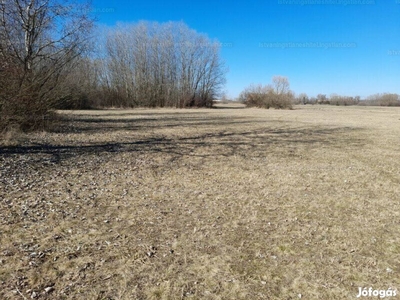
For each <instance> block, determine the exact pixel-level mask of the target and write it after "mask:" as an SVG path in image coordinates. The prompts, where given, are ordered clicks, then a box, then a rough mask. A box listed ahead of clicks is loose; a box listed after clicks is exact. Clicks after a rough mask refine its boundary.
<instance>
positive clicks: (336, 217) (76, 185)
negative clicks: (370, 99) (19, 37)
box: [0, 105, 400, 299]
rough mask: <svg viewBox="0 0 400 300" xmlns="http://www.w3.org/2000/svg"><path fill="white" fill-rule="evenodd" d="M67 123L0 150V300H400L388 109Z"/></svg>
mask: <svg viewBox="0 0 400 300" xmlns="http://www.w3.org/2000/svg"><path fill="white" fill-rule="evenodd" d="M69 114H70V113H69ZM70 117H71V118H73V119H74V120H75V121H74V122H73V124H71V125H68V124H65V125H62V124H61V125H62V126H61V127H60V129H59V132H53V133H45V134H44V133H40V134H36V135H35V134H33V135H30V136H29V140H28V139H27V138H26V140H25V142H24V143H23V144H22V145H21V146H20V147H17V148H15V147H3V148H0V175H1V177H0V178H1V179H0V198H1V202H0V203H1V207H0V239H1V240H0V298H1V299H24V298H26V299H30V298H31V297H36V299H186V298H188V299H299V298H301V299H356V295H357V294H358V287H373V288H374V289H388V288H400V201H399V200H400V110H399V109H398V108H378V107H331V106H298V107H296V108H295V109H294V110H291V111H280V110H259V109H244V108H241V107H240V105H237V106H234V107H232V105H230V106H228V107H227V106H223V107H220V109H212V110H206V109H193V110H175V109H157V110H147V109H139V110H131V111H125V110H105V111H76V112H73V113H72V114H70ZM46 288H47V292H46V291H45V289H46Z"/></svg>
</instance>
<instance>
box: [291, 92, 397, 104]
mask: <svg viewBox="0 0 400 300" xmlns="http://www.w3.org/2000/svg"><path fill="white" fill-rule="evenodd" d="M294 103H295V104H328V105H337V106H350V105H361V106H400V95H398V94H390V93H383V94H374V95H371V96H368V97H367V98H366V99H361V97H360V96H355V97H352V96H342V95H338V94H332V95H330V96H329V97H328V96H327V95H325V94H318V95H317V96H316V97H308V96H307V94H305V93H301V94H299V95H298V96H297V97H296V98H295V101H294Z"/></svg>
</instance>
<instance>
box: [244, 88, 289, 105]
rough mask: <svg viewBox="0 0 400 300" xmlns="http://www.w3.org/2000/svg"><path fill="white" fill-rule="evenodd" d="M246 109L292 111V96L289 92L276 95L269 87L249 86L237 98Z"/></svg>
mask: <svg viewBox="0 0 400 300" xmlns="http://www.w3.org/2000/svg"><path fill="white" fill-rule="evenodd" d="M239 99H240V101H241V102H242V103H244V104H246V106H247V107H259V108H266V109H269V108H276V109H292V107H293V106H292V103H293V99H294V97H293V94H292V93H291V92H290V91H289V92H285V93H281V94H278V93H277V92H276V91H275V90H274V89H273V88H272V87H271V86H269V85H267V86H262V85H257V86H250V87H248V88H246V89H245V90H244V91H243V92H242V93H241V94H240V96H239Z"/></svg>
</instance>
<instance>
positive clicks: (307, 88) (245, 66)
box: [92, 0, 400, 97]
mask: <svg viewBox="0 0 400 300" xmlns="http://www.w3.org/2000/svg"><path fill="white" fill-rule="evenodd" d="M92 5H93V9H94V11H95V12H96V13H97V17H98V21H99V22H100V23H101V24H105V25H108V26H112V25H114V24H116V23H117V22H132V23H135V22H138V21H140V20H146V21H157V22H167V21H183V22H185V23H186V24H187V25H188V26H189V27H190V28H192V29H195V30H196V31H197V32H200V33H205V34H207V35H208V36H209V37H210V38H212V39H217V40H218V41H220V42H221V45H222V48H221V57H222V59H223V60H224V61H225V63H226V65H227V66H228V68H229V72H228V74H227V83H226V87H225V90H226V91H227V92H228V95H229V96H230V97H236V96H238V94H239V93H240V92H241V91H242V90H243V89H244V88H245V87H246V86H248V85H250V84H252V83H255V84H256V83H262V84H267V83H270V82H271V78H272V76H274V75H283V76H287V77H288V78H289V81H290V84H291V89H292V90H293V91H294V92H295V93H296V94H299V93H302V92H305V93H307V94H308V95H309V96H316V95H317V94H319V93H321V94H327V95H328V96H329V95H330V94H331V93H337V94H340V95H348V96H356V95H360V96H361V97H366V96H368V95H371V94H375V93H385V92H390V93H399V94H400V0H271V1H268V0H263V1H261V0H247V1H242V0H237V1H226V0H203V1H195V0H174V1H156V0H140V1H128V0H121V1H110V0H108V1H107V0H92Z"/></svg>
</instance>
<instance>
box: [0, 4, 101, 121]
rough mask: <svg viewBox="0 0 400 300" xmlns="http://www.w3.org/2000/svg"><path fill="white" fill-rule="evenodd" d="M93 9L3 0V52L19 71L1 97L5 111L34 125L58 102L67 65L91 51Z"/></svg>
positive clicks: (0, 11)
mask: <svg viewBox="0 0 400 300" xmlns="http://www.w3.org/2000/svg"><path fill="white" fill-rule="evenodd" d="M88 12H89V7H88V5H87V4H81V2H79V3H78V2H76V3H73V2H69V1H57V0H2V1H1V2H0V57H2V58H3V59H4V60H6V61H7V62H9V64H12V68H13V69H17V70H18V72H14V73H13V75H15V78H14V81H13V83H14V84H13V85H12V86H9V87H8V89H7V93H1V96H0V97H1V98H2V106H1V107H0V108H1V112H0V113H1V114H2V115H3V116H4V115H5V114H7V115H9V116H12V117H11V119H15V121H17V122H24V124H23V125H24V126H26V127H31V126H33V127H34V126H35V123H37V122H40V119H41V118H43V117H45V115H46V114H47V113H48V111H49V109H51V108H52V107H53V106H54V104H55V100H56V99H57V98H59V97H60V95H58V94H57V93H58V89H57V88H58V86H59V83H60V81H61V79H62V76H63V75H64V74H65V73H63V70H64V69H65V68H66V67H67V66H68V65H70V64H72V63H73V62H74V61H75V60H76V58H78V57H80V56H81V55H82V53H83V52H85V51H86V50H87V45H88V43H87V42H88V40H89V32H90V29H91V27H92V24H93V23H92V20H91V19H90V18H89V17H88ZM2 72H3V71H2ZM0 78H1V76H0ZM11 119H10V120H11Z"/></svg>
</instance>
